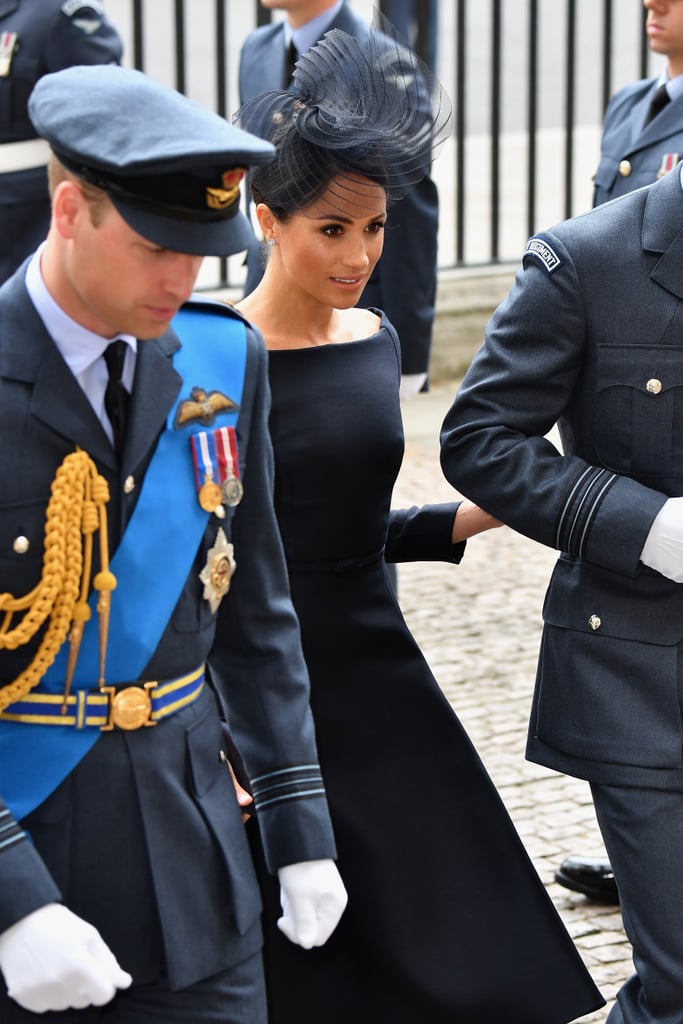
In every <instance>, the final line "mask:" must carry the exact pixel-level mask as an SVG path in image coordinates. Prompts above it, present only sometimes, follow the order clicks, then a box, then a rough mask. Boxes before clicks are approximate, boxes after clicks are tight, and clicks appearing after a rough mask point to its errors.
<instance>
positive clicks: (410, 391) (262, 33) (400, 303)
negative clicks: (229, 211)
mask: <svg viewBox="0 0 683 1024" xmlns="http://www.w3.org/2000/svg"><path fill="white" fill-rule="evenodd" d="M261 4H262V6H263V7H266V8H268V9H269V10H283V11H284V12H285V14H286V19H285V20H284V21H280V22H276V23H274V24H272V25H264V26H261V27H260V28H257V29H255V30H254V31H253V32H252V33H250V34H249V35H248V36H247V38H246V40H245V42H244V44H243V46H242V51H241V54H240V65H239V91H240V103H242V104H243V103H246V102H248V101H249V100H252V99H254V97H255V96H257V95H259V93H262V92H268V91H270V90H271V89H282V88H284V87H286V86H287V85H288V84H289V82H290V81H291V75H292V71H293V70H294V61H295V60H296V55H297V54H298V53H304V52H305V51H306V50H308V49H309V48H310V47H311V46H313V45H314V44H315V43H317V42H318V40H319V39H322V37H323V35H324V34H325V32H327V31H328V30H329V29H333V28H339V29H342V31H344V32H347V33H348V34H349V35H352V36H355V37H356V38H357V39H360V40H361V41H363V40H364V39H366V38H367V36H368V33H369V26H368V24H367V22H365V21H364V20H363V19H362V18H360V17H359V16H358V15H357V14H354V12H353V11H352V10H351V8H350V7H349V5H348V4H347V3H346V2H342V0H261ZM438 225H439V199H438V194H437V190H436V185H435V184H434V182H433V181H432V179H431V178H430V177H429V175H427V174H426V175H425V177H424V178H422V180H421V181H419V182H418V183H417V185H414V186H413V187H412V188H411V189H410V191H409V192H408V194H407V195H406V196H405V198H403V199H402V200H401V201H400V202H398V203H397V204H396V205H395V206H394V208H393V209H392V210H391V211H390V213H389V218H388V220H387V227H386V232H385V242H384V251H383V253H382V256H381V259H380V261H379V263H378V264H377V267H376V268H375V271H374V273H373V275H372V277H371V278H370V281H369V282H368V284H367V285H366V288H365V290H364V292H363V294H362V296H361V300H360V305H362V306H374V307H376V308H378V309H382V310H384V312H385V313H386V314H387V316H388V317H389V319H390V320H391V322H392V323H393V325H394V327H395V328H396V330H397V332H398V337H399V340H400V343H401V361H402V371H403V373H402V380H401V397H402V398H409V397H411V396H412V395H415V394H417V392H418V391H419V390H420V388H422V387H423V386H424V385H425V383H426V380H427V373H428V370H429V355H430V351H431V344H432V328H433V322H434V303H435V301H436V271H437V233H438ZM262 274H263V262H262V257H261V243H260V242H258V241H256V239H255V240H254V243H253V244H252V246H251V247H250V249H249V252H248V256H247V284H246V293H249V292H250V291H252V290H253V288H254V287H255V286H256V284H257V283H258V281H259V280H260V279H261V276H262Z"/></svg>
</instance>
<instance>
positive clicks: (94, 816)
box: [0, 66, 345, 1024]
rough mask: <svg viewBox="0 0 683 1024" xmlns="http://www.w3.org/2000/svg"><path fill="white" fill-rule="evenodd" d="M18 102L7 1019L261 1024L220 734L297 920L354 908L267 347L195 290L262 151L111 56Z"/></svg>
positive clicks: (4, 938)
mask: <svg viewBox="0 0 683 1024" xmlns="http://www.w3.org/2000/svg"><path fill="white" fill-rule="evenodd" d="M29 110H30V114H31V118H32V121H33V124H34V125H35V128H36V130H37V132H38V133H39V135H40V136H41V137H43V138H45V139H46V140H47V141H48V142H49V144H50V147H51V150H52V156H51V162H50V184H51V194H52V219H51V225H50V229H49V233H48V236H47V240H46V241H45V242H44V244H43V245H41V247H40V248H39V250H38V251H37V252H36V254H35V255H33V256H32V257H31V258H29V259H28V260H27V261H26V262H25V263H24V264H23V265H22V267H21V268H20V269H19V270H18V271H17V272H16V273H15V274H14V275H13V277H12V278H11V279H10V280H9V281H7V282H6V283H5V285H4V286H3V288H2V289H1V290H0V318H1V319H2V323H3V331H2V337H1V338H0V438H2V452H3V455H2V461H1V470H0V473H1V476H2V488H0V491H1V493H2V499H1V502H0V552H1V554H0V559H1V560H2V590H3V593H2V595H0V607H1V608H2V612H3V621H2V627H3V628H2V632H0V778H1V779H2V785H1V790H2V801H1V802H0V971H1V972H2V975H3V976H4V980H5V983H6V991H4V990H3V986H0V1019H1V1020H2V1021H3V1024H19V1022H27V1021H29V1020H33V1019H34V1017H35V1019H36V1020H38V1019H39V1018H38V1016H37V1015H38V1014H42V1013H43V1012H44V1011H55V1013H54V1014H50V1019H53V1017H54V1019H55V1020H60V1021H64V1022H69V1024H70V1022H72V1021H73V1022H75V1021H82V1020H83V1021H99V1020H100V1019H105V1018H106V1020H107V1021H108V1022H110V1024H140V1022H143V1021H147V1020H150V1021H152V1020H155V1021H159V1020H173V1021H178V1022H184V1024H201V1022H202V1021H209V1020H210V1021H212V1022H214V1021H220V1022H226V1024H238V1022H239V1024H243V1022H245V1021H248V1022H249V1024H264V1022H265V1001H264V993H263V978H262V967H261V953H260V948H261V926H260V920H259V916H260V899H259V892H258V886H257V882H256V878H255V874H254V871H253V867H252V863H251V859H250V854H249V847H248V842H247V837H246V836H245V833H244V825H243V822H242V814H241V809H240V806H239V804H238V799H237V796H236V792H235V789H234V787H233V783H232V779H231V774H230V771H229V770H228V765H227V759H226V754H225V750H226V749H227V748H226V742H227V741H226V738H225V722H224V721H223V719H224V718H226V717H227V723H228V724H229V729H230V732H231V734H232V735H233V736H234V738H235V740H236V743H237V745H238V748H239V750H240V753H241V755H242V758H243V761H244V763H245V765H246V769H247V771H248V773H249V776H250V778H251V781H252V787H253V795H254V807H255V815H256V820H257V822H258V827H259V828H260V830H261V834H262V837H263V843H264V847H265V851H266V856H267V859H268V865H269V868H270V870H271V871H272V872H273V873H277V874H278V877H279V881H280V886H281V894H282V904H283V917H282V920H281V927H282V930H283V931H284V932H285V934H286V935H287V937H288V938H290V939H291V940H292V941H293V942H296V943H299V944H300V945H302V946H305V947H310V946H314V945H321V944H322V943H324V942H325V940H326V938H327V937H328V936H329V934H330V933H331V931H332V930H333V929H334V927H335V925H336V923H337V920H338V918H339V916H340V914H341V912H342V910H343V907H344V903H345V892H344V889H343V886H342V884H341V881H340V879H339V875H338V873H337V870H336V867H335V865H334V861H333V860H332V859H331V858H333V857H334V856H335V848H334V843H333V838H332V833H331V826H330V822H329V817H328V812H327V804H326V798H325V792H324V787H323V784H322V780H321V777H320V772H319V769H318V767H317V756H316V748H315V741H314V734H313V724H312V720H311V715H310V709H309V707H308V680H307V675H306V669H305V665H304V662H303V658H302V654H301V649H300V640H299V632H298V625H297V622H296V618H295V615H294V612H293V609H292V606H291V602H290V598H289V592H288V587H287V574H286V569H285V565H284V559H283V553H282V548H281V542H280V538H279V533H278V530H277V525H276V522H275V517H274V513H273V505H272V453H271V449H270V442H269V437H268V430H267V417H268V411H269V404H268V391H267V383H266V381H267V377H266V352H265V347H264V345H263V343H262V339H261V338H260V335H258V334H257V332H256V331H255V330H254V329H253V328H252V327H251V326H250V325H249V324H248V323H247V322H246V321H244V320H243V319H242V318H241V317H240V316H239V315H238V314H236V313H235V312H233V311H232V310H231V309H230V308H229V307H227V306H225V305H222V304H219V303H211V302H208V301H207V302H202V301H195V300H192V301H186V300H188V299H189V298H190V294H191V291H192V288H193V285H194V282H195V279H196V276H197V273H198V271H199V268H200V265H201V260H202V256H203V255H205V254H207V255H214V256H218V255H228V254H230V253H234V252H237V251H240V250H241V249H242V248H243V247H244V245H245V239H246V238H247V237H248V233H249V230H250V229H249V226H248V224H247V222H246V220H244V218H243V217H242V215H241V214H240V213H239V209H238V207H239V181H240V178H241V177H242V175H243V173H244V171H245V169H246V167H247V166H248V165H249V164H255V163H259V162H263V161H266V160H268V159H270V157H271V154H272V148H271V147H270V145H269V144H267V143H264V142H263V141H261V140H258V139H255V138H254V137H253V136H250V135H248V134H247V133H245V132H242V131H240V130H238V129H237V128H234V127H233V126H231V125H229V124H228V123H227V122H226V121H225V120H223V119H222V118H220V117H218V116H217V115H215V114H213V113H210V112H209V111H207V110H204V109H203V108H202V107H200V106H198V105H197V104H195V103H192V102H191V101H190V100H188V99H186V98H185V97H183V96H181V95H180V94H179V93H177V92H175V91H174V90H172V89H168V88H166V87H165V86H161V85H159V84H158V83H156V82H154V81H153V80H152V79H150V78H148V77H146V76H145V75H143V74H141V73H140V72H138V71H133V70H131V69H124V68H121V67H105V66H102V67H74V68H70V69H67V70H64V71H60V72H57V73H55V74H51V75H46V76H44V77H43V78H41V80H40V81H39V82H38V84H37V85H36V87H35V89H34V91H33V93H32V96H31V100H30V104H29ZM110 558H111V560H110ZM209 673H210V678H209ZM105 1004H108V1005H106V1007H105V1008H104V1009H100V1007H102V1006H105ZM85 1007H89V1009H87V1010H86V1009H83V1010H82V1009H79V1008H85ZM57 1011H59V1012H57ZM103 1015H104V1016H103ZM40 1019H42V1018H40Z"/></svg>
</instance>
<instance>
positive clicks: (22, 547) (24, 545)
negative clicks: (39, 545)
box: [12, 537, 31, 555]
mask: <svg viewBox="0 0 683 1024" xmlns="http://www.w3.org/2000/svg"><path fill="white" fill-rule="evenodd" d="M12 547H13V548H14V550H15V551H16V553H17V554H18V555H25V554H26V552H27V551H28V549H29V548H30V547H31V544H30V541H29V539H28V537H15V538H14V542H13V544H12Z"/></svg>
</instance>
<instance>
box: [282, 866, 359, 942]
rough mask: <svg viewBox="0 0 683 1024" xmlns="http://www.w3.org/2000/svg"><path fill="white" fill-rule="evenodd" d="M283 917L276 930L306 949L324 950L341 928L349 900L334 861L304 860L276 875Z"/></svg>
mask: <svg viewBox="0 0 683 1024" xmlns="http://www.w3.org/2000/svg"><path fill="white" fill-rule="evenodd" d="M277 876H278V879H279V881H280V903H281V904H282V917H281V918H280V919H279V920H278V923H277V926H278V928H279V929H280V931H282V932H284V934H285V935H286V936H287V938H288V939H289V940H290V942H295V943H296V944H297V945H298V946H303V948H304V949H311V947H312V946H322V945H324V943H325V942H327V940H328V939H329V937H330V935H331V934H332V932H333V931H334V929H335V928H336V927H337V925H338V924H339V918H340V917H341V916H342V914H343V913H344V908H345V907H346V904H347V901H348V896H347V895H346V889H345V888H344V883H343V882H342V880H341V876H340V874H339V872H338V871H337V865H336V864H335V863H334V861H333V860H304V861H301V862H300V863H299V864H288V865H287V866H286V867H284V868H280V870H279V871H278V873H277Z"/></svg>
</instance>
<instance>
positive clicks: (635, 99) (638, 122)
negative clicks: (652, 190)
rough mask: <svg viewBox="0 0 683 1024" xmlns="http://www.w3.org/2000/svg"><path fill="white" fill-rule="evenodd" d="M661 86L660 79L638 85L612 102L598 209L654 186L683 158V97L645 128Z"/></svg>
mask: <svg viewBox="0 0 683 1024" xmlns="http://www.w3.org/2000/svg"><path fill="white" fill-rule="evenodd" d="M657 85H658V80H657V79H655V78H647V79H642V80H641V81H638V82H632V83H630V84H629V85H627V86H625V87H624V88H623V89H620V90H619V92H617V93H615V95H614V96H613V97H612V99H611V100H610V102H609V104H608V106H607V110H606V111H605V118H604V122H603V130H602V142H601V152H600V163H599V165H598V169H597V171H596V172H595V179H594V186H595V187H594V190H593V206H598V205H599V204H600V203H605V202H607V200H608V199H616V198H617V196H624V195H626V193H627V192H632V191H633V190H634V189H636V188H641V187H642V186H643V185H651V184H652V182H653V181H656V180H657V178H658V177H661V176H662V173H666V171H667V170H670V166H673V165H674V164H675V163H676V162H677V160H678V159H679V158H683V95H681V96H678V97H677V98H676V99H675V100H672V101H671V102H670V103H669V104H668V105H667V106H666V107H665V108H664V109H663V110H662V111H660V113H659V114H657V116H656V117H655V118H653V120H652V121H651V122H650V123H649V124H648V126H647V127H646V128H644V127H643V125H644V122H645V117H646V115H647V111H648V108H649V106H650V100H651V99H652V95H653V93H654V92H655V91H656V89H657ZM671 154H673V156H672V157H671V158H670V156H671ZM669 164H670V166H668V165H669Z"/></svg>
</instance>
